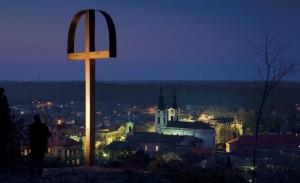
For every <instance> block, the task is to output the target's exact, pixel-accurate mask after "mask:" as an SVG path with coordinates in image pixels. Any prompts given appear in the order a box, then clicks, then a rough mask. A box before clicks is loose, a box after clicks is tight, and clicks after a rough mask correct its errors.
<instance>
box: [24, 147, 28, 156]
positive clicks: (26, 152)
mask: <svg viewBox="0 0 300 183" xmlns="http://www.w3.org/2000/svg"><path fill="white" fill-rule="evenodd" d="M27 155H28V151H27V149H26V148H25V149H24V156H27Z"/></svg>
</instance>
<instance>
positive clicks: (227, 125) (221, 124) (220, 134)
mask: <svg viewBox="0 0 300 183" xmlns="http://www.w3.org/2000/svg"><path fill="white" fill-rule="evenodd" d="M216 121H217V122H216V125H215V131H216V142H215V143H216V144H220V143H225V142H227V141H229V140H231V139H233V138H235V137H238V136H240V135H243V124H242V121H240V120H238V119H237V118H217V119H216Z"/></svg>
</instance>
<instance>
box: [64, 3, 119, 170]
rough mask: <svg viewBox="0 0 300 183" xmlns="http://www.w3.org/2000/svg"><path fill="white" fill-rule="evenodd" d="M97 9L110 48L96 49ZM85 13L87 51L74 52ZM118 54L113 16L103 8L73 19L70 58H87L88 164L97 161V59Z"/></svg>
mask: <svg viewBox="0 0 300 183" xmlns="http://www.w3.org/2000/svg"><path fill="white" fill-rule="evenodd" d="M95 11H97V12H99V13H101V14H102V15H103V16H104V18H105V20H106V23H107V26H108V33H109V50H105V51H95ZM84 14H85V52H77V53H74V39H75V31H76V27H77V24H78V22H79V20H80V18H81V17H82V15H84ZM116 56H117V48H116V31H115V25H114V22H113V20H112V19H111V17H110V16H109V15H108V14H107V13H106V12H104V11H101V10H91V9H88V10H83V11H80V12H78V13H77V14H76V15H75V16H74V17H73V19H72V22H71V25H70V28H69V34H68V60H71V61H73V60H85V125H86V165H93V164H94V163H95V113H96V111H95V59H100V58H110V57H116Z"/></svg>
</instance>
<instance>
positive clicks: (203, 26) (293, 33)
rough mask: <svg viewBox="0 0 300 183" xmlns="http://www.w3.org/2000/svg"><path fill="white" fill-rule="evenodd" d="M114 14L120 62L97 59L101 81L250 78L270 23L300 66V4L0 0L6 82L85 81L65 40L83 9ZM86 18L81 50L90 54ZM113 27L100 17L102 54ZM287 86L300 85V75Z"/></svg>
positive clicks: (291, 0)
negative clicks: (257, 48)
mask: <svg viewBox="0 0 300 183" xmlns="http://www.w3.org/2000/svg"><path fill="white" fill-rule="evenodd" d="M84 9H100V10H104V11H106V12H107V13H109V14H110V16H111V17H112V19H113V20H114V23H115V26H116V31H117V56H118V57H117V58H115V59H113V58H112V59H109V60H107V59H105V60H97V62H96V70H97V71H96V79H97V80H99V81H101V80H105V81H108V80H121V81H124V80H159V81H160V80H248V81H252V80H254V79H255V78H256V76H257V74H256V71H255V66H256V65H257V64H258V63H259V62H260V58H259V56H258V55H257V54H256V52H255V50H254V49H253V48H251V46H250V45H249V41H254V42H260V41H262V37H261V34H260V33H259V30H263V29H264V28H265V27H266V25H268V27H270V28H272V29H273V30H274V32H276V33H277V34H278V36H279V38H280V40H282V42H284V43H288V42H291V43H292V46H291V47H290V48H289V50H288V51H287V52H286V55H287V56H290V57H296V58H298V60H300V1H299V0H212V1H204V0H188V1H186V0H163V1H162V0H151V1H140V0H128V1H124V0H114V1H111V0H51V1H50V0H47V1H41V0H26V1H19V0H2V1H1V4H0V80H1V81H6V80H29V81H38V80H39V77H40V80H42V81H74V80H75V81H82V80H84V61H73V62H70V61H67V59H66V58H67V53H66V49H67V35H68V29H69V25H70V22H71V20H72V18H73V16H74V15H75V14H76V13H77V12H78V11H80V10H84ZM83 24H84V18H82V20H81V21H80V23H79V26H78V28H77V32H76V42H75V51H82V50H84V27H83ZM107 34H108V33H107V27H106V24H105V22H104V19H103V17H101V16H100V14H96V38H97V40H96V48H99V49H106V48H107V45H108V44H107V40H108V39H107ZM287 79H288V80H296V81H300V73H298V74H296V75H292V76H290V77H288V78H287Z"/></svg>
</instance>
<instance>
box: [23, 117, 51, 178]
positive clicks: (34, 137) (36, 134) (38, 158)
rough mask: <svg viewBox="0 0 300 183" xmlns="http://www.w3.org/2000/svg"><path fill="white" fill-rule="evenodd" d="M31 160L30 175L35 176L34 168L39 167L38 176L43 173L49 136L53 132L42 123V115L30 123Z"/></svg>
mask: <svg viewBox="0 0 300 183" xmlns="http://www.w3.org/2000/svg"><path fill="white" fill-rule="evenodd" d="M28 130H29V137H30V147H31V162H30V167H29V176H31V177H33V176H34V168H35V167H37V176H38V177H41V176H42V175H43V162H44V158H45V153H46V152H47V146H48V140H47V139H48V138H49V137H50V136H51V133H50V131H49V129H48V127H47V125H46V124H44V123H42V121H41V118H40V115H38V114H36V115H35V116H34V122H33V123H31V124H30V125H28Z"/></svg>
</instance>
